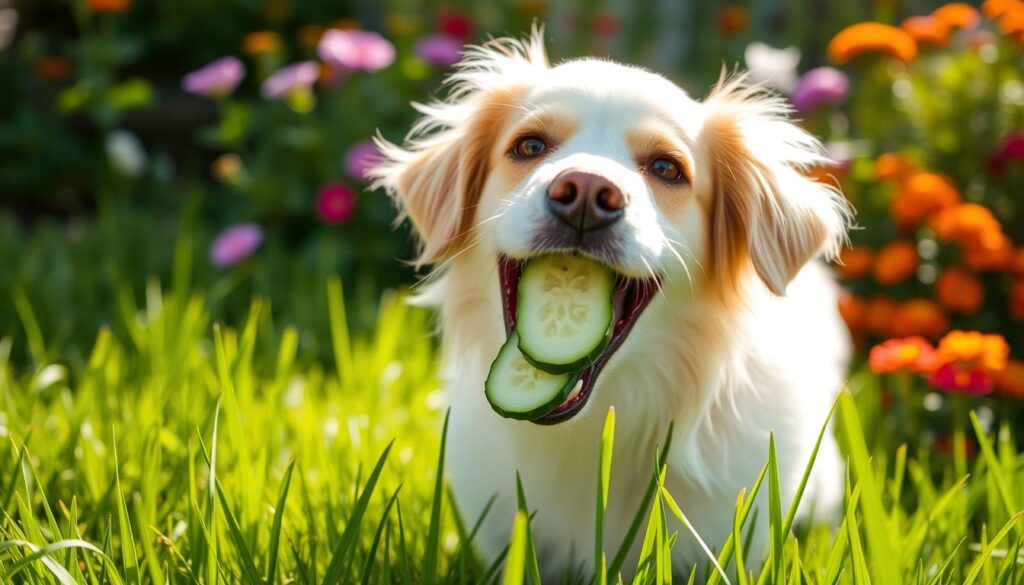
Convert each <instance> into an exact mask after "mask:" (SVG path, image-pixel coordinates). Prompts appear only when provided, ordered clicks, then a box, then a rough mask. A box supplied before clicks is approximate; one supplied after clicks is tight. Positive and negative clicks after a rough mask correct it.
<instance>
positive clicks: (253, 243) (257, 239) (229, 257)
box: [210, 223, 263, 267]
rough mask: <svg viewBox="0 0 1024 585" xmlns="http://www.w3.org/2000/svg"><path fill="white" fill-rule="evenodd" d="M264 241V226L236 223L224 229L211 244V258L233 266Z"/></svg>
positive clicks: (222, 264) (218, 264) (215, 262)
mask: <svg viewBox="0 0 1024 585" xmlns="http://www.w3.org/2000/svg"><path fill="white" fill-rule="evenodd" d="M262 243H263V228H261V227H260V226H258V225H256V224H254V223H239V224H235V225H233V226H231V227H229V228H227V229H226V230H224V231H222V232H221V233H220V234H219V235H218V236H217V238H216V239H215V240H213V245H211V246H210V260H211V261H212V262H213V263H214V264H216V265H217V266H222V267H223V266H231V265H232V264H238V263H239V262H241V261H242V260H245V259H246V258H248V257H249V256H250V255H251V254H252V253H253V252H254V251H256V248H259V247H260V244H262Z"/></svg>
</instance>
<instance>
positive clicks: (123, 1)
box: [88, 0, 132, 12]
mask: <svg viewBox="0 0 1024 585" xmlns="http://www.w3.org/2000/svg"><path fill="white" fill-rule="evenodd" d="M88 5H89V10H92V11H93V12H124V11H125V10H128V8H129V7H130V6H131V5H132V0H89V1H88Z"/></svg>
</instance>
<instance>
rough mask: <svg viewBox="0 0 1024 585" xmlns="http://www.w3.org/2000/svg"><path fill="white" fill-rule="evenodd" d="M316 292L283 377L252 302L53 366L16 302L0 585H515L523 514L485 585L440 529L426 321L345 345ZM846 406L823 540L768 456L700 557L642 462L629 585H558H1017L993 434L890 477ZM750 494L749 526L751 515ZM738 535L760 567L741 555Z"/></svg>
mask: <svg viewBox="0 0 1024 585" xmlns="http://www.w3.org/2000/svg"><path fill="white" fill-rule="evenodd" d="M325 289H326V298H327V303H326V305H327V308H328V315H327V319H328V324H329V328H330V334H331V342H332V349H333V357H334V359H333V360H331V361H323V360H318V359H305V358H302V357H301V354H300V352H299V343H300V338H301V336H302V334H301V332H300V331H298V330H297V329H294V328H290V327H283V328H281V327H280V326H279V325H277V323H278V321H277V320H276V319H274V318H272V315H271V307H270V306H269V304H268V303H264V302H262V301H260V300H255V301H253V303H252V304H251V307H250V309H249V311H248V315H247V317H246V318H245V319H244V320H243V321H242V322H241V323H240V326H239V327H237V328H235V327H231V326H227V325H224V324H212V323H211V322H210V317H209V314H208V312H207V309H206V307H205V303H204V298H203V297H202V296H200V295H188V294H186V295H183V296H179V295H177V294H175V293H174V292H168V291H165V290H163V289H162V288H161V287H160V286H159V285H158V284H157V283H156V282H150V283H149V284H148V286H147V287H146V289H145V293H144V298H145V302H144V303H142V304H141V307H140V308H138V309H136V310H132V311H122V312H121V313H120V314H121V316H122V317H121V319H120V320H119V321H118V322H117V324H116V326H114V327H112V328H101V329H99V331H98V333H97V334H96V336H95V341H94V343H93V344H92V347H91V349H90V351H88V352H87V353H85V354H84V355H82V356H79V357H76V356H75V355H61V354H60V352H59V351H58V350H56V349H54V348H53V347H51V346H50V345H49V344H48V343H47V342H48V340H47V339H45V338H44V336H43V335H42V334H41V333H39V331H38V328H37V327H34V326H33V323H34V316H33V305H32V299H31V298H29V297H28V296H27V295H22V296H21V297H17V296H16V297H15V298H14V302H15V303H16V304H17V307H16V309H17V312H18V315H19V317H20V318H21V322H22V324H23V327H24V328H25V330H27V335H26V336H24V339H25V340H26V341H24V342H23V343H31V345H32V346H33V347H30V348H21V350H20V351H15V349H16V348H14V347H13V346H14V342H13V340H12V339H13V338H12V337H10V336H8V337H5V338H4V339H3V341H0V437H2V438H3V441H2V442H0V507H2V517H0V582H4V583H6V582H19V583H55V582H58V583H78V582H85V583H110V584H115V585H116V584H120V583H125V584H132V583H217V582H221V583H235V582H239V583H310V584H312V583H392V582H397V583H425V584H432V583H497V582H500V583H509V584H512V583H523V582H536V581H538V580H539V570H538V563H537V551H536V550H535V549H534V546H533V542H532V536H533V535H532V533H531V530H530V522H529V520H530V518H531V516H532V514H534V513H536V511H535V510H531V509H530V507H529V497H530V494H529V493H524V492H523V490H522V486H521V485H520V486H518V487H519V490H518V494H519V510H518V511H517V512H516V516H515V521H514V524H513V525H514V529H513V531H512V533H511V534H510V535H509V546H508V549H507V551H506V555H505V556H504V559H505V560H506V562H505V563H504V564H503V565H499V564H491V565H486V564H484V563H483V562H482V561H481V560H480V559H478V558H476V556H475V555H474V554H473V549H472V540H473V537H474V535H475V533H476V531H477V530H478V528H479V525H480V520H481V519H479V518H461V517H460V516H459V515H458V513H457V508H456V505H455V502H453V500H452V498H451V496H450V492H449V491H448V489H447V487H446V484H445V481H444V477H443V475H442V474H441V473H439V472H438V470H439V468H440V467H441V462H443V459H444V456H445V454H444V450H443V448H442V446H443V441H442V437H443V433H444V432H445V431H444V430H445V429H446V426H447V425H446V424H445V422H444V420H445V417H444V407H443V403H444V402H443V395H442V394H441V392H440V383H439V380H438V372H437V352H436V348H435V347H434V345H433V344H432V342H431V341H430V335H429V333H430V330H431V327H432V324H431V320H430V316H429V315H428V314H427V313H425V312H424V311H422V310H419V309H414V308H410V307H409V306H407V305H406V304H404V303H403V299H402V297H401V296H400V295H394V294H389V295H386V296H385V297H384V299H383V300H382V302H381V307H380V310H379V311H378V313H377V322H376V326H375V327H374V328H373V333H372V335H350V332H349V327H348V322H349V319H348V318H347V316H346V315H345V312H344V309H345V303H344V302H342V300H341V299H342V298H343V294H342V290H341V285H340V283H339V281H338V280H336V279H332V280H330V281H329V283H328V285H327V286H326V287H325ZM179 292H181V291H180V290H179ZM123 302H127V301H123ZM19 354H24V355H28V356H33V357H31V358H28V359H14V358H12V356H16V355H19ZM851 387H852V388H854V389H855V390H856V396H851V395H845V396H844V397H843V398H842V399H841V401H840V403H839V404H838V405H837V408H836V411H835V415H834V416H835V419H836V422H837V433H838V435H839V438H840V441H841V443H842V445H843V447H844V450H845V452H846V453H847V454H848V457H849V474H848V477H847V498H846V506H845V511H844V514H843V515H842V518H840V519H839V520H838V521H837V522H835V523H834V524H830V523H814V524H812V525H809V526H805V525H800V524H799V523H795V522H794V515H793V511H794V510H795V506H796V504H797V503H798V501H799V494H798V496H797V497H796V498H794V500H793V501H791V502H786V501H782V499H781V497H780V488H779V477H778V468H777V465H776V458H775V456H776V454H775V446H774V441H772V442H770V443H769V444H766V445H765V467H764V469H763V471H762V473H761V474H760V476H759V477H752V478H750V488H748V489H747V490H745V491H744V492H743V493H740V494H736V495H735V497H736V498H737V499H736V512H735V517H734V527H735V530H734V534H733V535H732V536H731V537H730V538H728V539H727V540H726V541H725V542H706V543H705V542H703V541H702V540H700V534H699V531H698V530H696V529H695V528H694V527H693V526H692V525H691V524H690V523H689V521H688V519H687V517H686V510H687V508H686V502H677V501H676V500H674V499H673V497H672V494H671V493H669V491H668V490H667V489H665V487H664V485H663V482H662V478H663V477H664V468H663V467H662V466H661V464H660V461H661V460H663V459H664V458H665V454H666V451H664V450H663V451H662V453H661V454H660V456H659V457H658V459H657V460H652V477H651V486H650V490H649V492H648V493H649V498H648V502H649V504H650V505H649V508H648V510H646V511H645V513H644V514H643V515H638V516H637V518H636V520H635V522H634V525H635V527H636V530H635V532H634V533H635V535H636V536H635V538H636V541H637V544H638V546H640V547H641V548H642V551H643V552H642V554H641V560H640V563H639V566H637V567H627V568H624V567H623V559H624V558H625V557H624V555H622V554H620V553H621V550H620V549H619V548H616V549H613V550H609V549H607V548H605V547H602V546H601V544H600V543H595V550H596V551H597V552H598V558H600V559H602V562H601V563H600V567H599V571H598V574H597V575H596V576H595V577H594V579H593V580H591V578H590V576H589V575H578V574H577V575H570V576H567V578H566V581H567V582H578V583H584V584H588V585H589V584H590V583H605V582H613V583H614V582H618V580H619V579H620V572H622V571H625V572H627V573H630V574H632V573H635V574H636V582H638V583H668V582H671V581H672V580H673V579H676V580H681V582H691V583H699V582H707V583H729V584H764V583H823V584H831V583H852V584H859V583H876V584H898V583H921V584H942V583H1006V584H1010V583H1020V582H1022V581H1024V566H1022V565H1021V564H1022V563H1024V557H1022V556H1021V553H1020V549H1021V545H1022V538H1024V527H1022V525H1021V518H1022V511H1021V505H1022V500H1024V493H1022V492H1021V488H1020V486H1021V485H1024V455H1022V454H1021V453H1020V452H1019V451H1018V450H1017V448H1016V447H1015V440H1014V437H1013V436H1012V429H1011V428H1010V427H1009V426H1008V425H1006V424H1003V425H1002V426H1000V427H999V428H997V429H995V432H994V434H993V433H992V430H991V429H986V428H985V427H984V426H983V425H982V424H981V422H980V421H979V420H978V418H977V417H973V418H971V419H970V420H966V419H965V421H964V427H963V428H962V429H961V431H962V433H961V434H962V436H961V438H960V440H957V441H956V445H957V447H956V451H957V453H955V454H954V455H955V456H952V457H950V456H946V455H943V454H940V453H930V452H927V451H919V452H913V453H910V452H908V449H907V448H906V447H905V446H899V445H894V444H889V443H887V442H886V441H885V440H884V439H879V437H880V436H881V435H880V434H879V433H878V432H877V428H878V426H879V425H878V417H879V414H878V413H877V411H876V410H874V409H873V408H872V407H871V406H870V405H873V404H877V402H878V400H877V399H878V392H879V391H880V389H879V388H878V383H877V380H876V379H875V378H873V377H871V376H869V375H866V374H858V375H857V376H855V377H854V379H853V381H852V382H851ZM971 437H973V440H975V441H976V442H977V444H978V447H979V450H978V456H977V457H976V458H974V459H971V458H969V457H967V453H966V445H967V440H968V439H970V438H971ZM594 440H595V441H601V442H602V458H601V462H600V474H599V477H595V478H594V482H595V490H596V493H597V494H598V498H597V502H598V506H597V508H596V509H595V512H594V514H595V517H594V518H592V519H581V522H595V523H596V524H595V525H596V526H598V528H599V529H598V533H599V534H600V532H601V531H600V527H601V525H602V523H601V519H602V517H603V514H604V505H605V501H606V498H607V493H608V492H607V489H608V482H609V477H610V473H611V471H610V470H612V469H614V465H615V461H613V460H612V458H611V444H612V442H613V441H614V412H610V413H609V415H608V418H607V420H606V425H605V430H604V433H603V434H602V436H600V437H594ZM664 448H665V449H669V448H671V446H670V445H665V446H664ZM760 490H767V495H768V498H767V501H768V502H769V505H768V509H766V510H760V509H757V508H756V507H755V506H754V504H753V502H754V497H755V495H756V494H757V493H758V492H759V491H760ZM730 497H731V496H730ZM647 511H649V512H650V513H649V514H648V513H647ZM488 513H490V514H496V513H499V512H498V511H497V510H489V511H488ZM755 532H757V533H760V534H761V535H763V536H765V537H767V538H768V540H769V542H770V553H769V556H768V558H767V559H754V558H750V557H749V556H748V555H747V554H746V552H745V551H747V550H749V549H750V541H751V538H752V537H753V535H754V533H755ZM680 539H697V541H698V542H700V543H701V545H702V546H703V547H705V550H706V553H707V554H706V556H707V559H705V561H704V562H703V563H701V564H700V566H699V567H697V570H691V569H692V568H691V567H682V566H674V565H673V564H672V559H671V554H670V551H671V548H672V546H673V545H674V543H675V542H677V541H678V540H680Z"/></svg>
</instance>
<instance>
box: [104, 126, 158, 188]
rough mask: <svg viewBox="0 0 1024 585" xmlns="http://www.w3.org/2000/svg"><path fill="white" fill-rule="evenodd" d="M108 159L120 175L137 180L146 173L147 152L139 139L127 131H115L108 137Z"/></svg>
mask: <svg viewBox="0 0 1024 585" xmlns="http://www.w3.org/2000/svg"><path fill="white" fill-rule="evenodd" d="M106 149H107V158H108V159H109V160H110V164H111V166H113V167H114V168H115V169H116V170H117V171H118V172H119V173H121V174H122V175H125V176H127V177H132V178H136V177H139V176H140V175H142V173H144V172H145V171H146V162H147V160H148V157H147V156H146V150H145V149H144V148H143V147H142V143H141V142H139V139H138V137H136V136H135V135H134V134H132V133H131V132H129V131H127V130H114V131H113V132H111V133H110V134H108V135H107V140H106Z"/></svg>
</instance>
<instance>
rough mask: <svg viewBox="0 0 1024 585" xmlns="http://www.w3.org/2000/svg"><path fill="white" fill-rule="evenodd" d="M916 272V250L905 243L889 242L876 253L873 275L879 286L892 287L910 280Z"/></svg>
mask: <svg viewBox="0 0 1024 585" xmlns="http://www.w3.org/2000/svg"><path fill="white" fill-rule="evenodd" d="M916 270H917V248H915V247H914V244H912V243H910V242H905V241H895V242H890V243H888V244H886V245H885V247H883V248H882V249H881V250H879V252H878V258H877V259H876V260H875V268H874V275H875V280H876V281H878V282H879V284H885V285H893V284H897V283H900V282H903V281H904V280H906V279H908V278H910V276H911V275H912V274H914V271H916Z"/></svg>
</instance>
